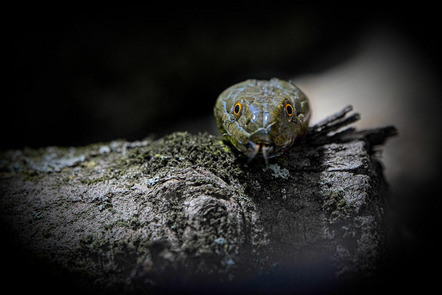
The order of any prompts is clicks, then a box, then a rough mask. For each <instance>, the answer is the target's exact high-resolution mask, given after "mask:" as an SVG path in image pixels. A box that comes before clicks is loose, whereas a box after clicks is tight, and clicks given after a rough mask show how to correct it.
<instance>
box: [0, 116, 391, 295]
mask: <svg viewBox="0 0 442 295" xmlns="http://www.w3.org/2000/svg"><path fill="white" fill-rule="evenodd" d="M349 111H351V108H347V109H345V110H343V111H342V112H341V113H339V114H337V115H335V116H333V117H331V118H328V119H327V120H325V121H324V122H322V123H319V124H317V125H316V126H314V127H313V128H311V130H310V134H309V135H308V136H307V137H306V138H304V139H303V140H300V141H299V142H297V143H296V144H295V146H294V147H293V148H292V149H291V150H290V151H288V152H287V153H285V154H284V155H283V156H282V157H280V158H277V159H271V160H270V163H269V165H268V166H266V165H265V163H264V161H263V160H262V159H254V160H253V161H251V162H248V161H247V159H244V158H242V156H241V155H238V154H237V153H236V152H235V151H234V150H233V149H232V148H231V147H230V146H229V145H226V144H225V143H223V142H222V141H221V139H220V138H218V137H214V136H211V135H207V134H199V135H191V134H187V133H173V134H170V135H168V136H165V137H163V138H161V139H159V140H152V139H146V140H143V141H137V142H126V141H112V142H110V143H102V144H94V145H90V146H86V147H81V148H61V147H47V148H43V149H23V150H14V151H6V152H3V153H2V156H1V165H0V166H1V170H0V171H1V182H0V185H1V186H0V190H1V198H0V216H1V223H2V225H3V228H4V229H7V230H8V232H10V233H11V234H10V239H11V240H12V242H14V245H18V246H19V247H20V249H23V251H24V252H25V253H30V256H31V257H32V259H35V260H36V261H38V262H41V263H42V265H43V264H44V265H45V267H49V268H50V269H53V270H54V272H56V273H61V274H63V277H64V278H69V279H71V280H72V281H74V282H75V286H76V288H78V289H79V290H91V289H93V290H95V291H99V292H116V293H133V292H140V293H144V292H154V291H177V292H182V291H183V290H199V289H202V288H217V290H220V289H219V288H220V287H221V286H222V288H224V289H227V288H232V289H235V288H236V289H241V290H247V291H263V290H264V291H269V292H271V291H272V290H273V291H275V289H276V290H282V291H284V290H285V289H284V288H289V289H290V290H292V291H293V290H298V289H299V290H303V289H311V290H327V289H331V288H333V287H336V284H337V283H336V282H338V281H339V282H340V281H341V280H342V279H344V280H346V279H348V278H351V279H353V278H354V279H360V278H363V279H364V280H365V279H366V278H367V277H370V276H371V275H373V274H375V273H376V269H377V267H378V265H379V262H380V261H382V259H383V258H384V255H385V250H386V247H387V246H388V239H387V232H386V226H385V221H386V217H385V192H386V188H387V186H386V183H385V181H384V178H383V175H382V166H381V165H380V163H379V161H378V160H377V159H376V152H375V150H374V147H375V146H377V145H381V144H383V142H384V141H385V139H386V138H388V137H389V136H391V135H394V134H395V132H396V131H395V129H394V128H393V127H386V128H380V129H373V130H366V131H356V130H355V129H353V128H348V129H346V130H344V131H341V132H339V131H337V130H338V129H339V128H341V127H343V126H345V125H347V124H349V123H351V122H353V121H355V120H357V119H358V118H359V117H358V115H357V114H354V115H350V116H347V114H348V112H349ZM183 288H184V289H183ZM186 288H187V289H186Z"/></svg>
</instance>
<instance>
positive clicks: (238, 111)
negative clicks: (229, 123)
mask: <svg viewBox="0 0 442 295" xmlns="http://www.w3.org/2000/svg"><path fill="white" fill-rule="evenodd" d="M241 109H242V105H241V103H240V102H237V103H236V104H235V106H234V107H233V114H234V115H235V118H238V117H239V115H241Z"/></svg>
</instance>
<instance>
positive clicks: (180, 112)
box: [0, 3, 440, 149]
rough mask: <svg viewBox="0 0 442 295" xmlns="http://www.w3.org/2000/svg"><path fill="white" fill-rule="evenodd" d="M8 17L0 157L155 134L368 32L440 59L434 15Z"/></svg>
mask: <svg viewBox="0 0 442 295" xmlns="http://www.w3.org/2000/svg"><path fill="white" fill-rule="evenodd" d="M171 6H172V5H171ZM6 13H7V14H8V13H10V14H11V15H9V17H8V20H9V21H7V24H6V31H5V35H4V36H3V40H5V39H6V42H3V48H4V49H6V54H5V55H4V59H5V62H6V65H7V66H6V70H5V71H4V72H5V73H6V83H5V86H6V91H5V92H4V94H3V100H2V101H3V103H2V104H3V107H2V116H1V122H0V123H1V126H2V129H3V136H2V137H3V140H2V141H1V146H0V148H2V149H5V148H20V147H23V146H30V147H40V146H47V145H63V146H72V145H73V146H77V145H85V144H89V143H93V142H98V141H109V140H113V139H115V138H125V139H128V140H137V139H142V138H143V137H145V136H147V135H149V134H152V133H155V134H157V135H162V134H164V133H166V132H170V131H173V130H176V129H179V128H178V127H177V126H179V125H180V124H179V122H182V121H183V120H188V119H195V118H198V117H203V116H206V115H207V114H208V113H211V112H212V107H213V104H214V102H215V99H216V97H217V96H218V94H219V93H220V92H221V91H222V90H223V89H225V88H226V87H228V86H230V85H231V84H233V83H236V82H239V81H242V80H244V79H247V78H251V77H254V78H269V77H273V76H277V77H281V78H290V77H293V76H297V75H301V74H303V75H305V74H309V73H317V72H321V71H323V70H326V69H327V68H329V67H331V66H333V65H334V64H339V62H341V61H342V60H345V58H346V57H347V56H348V55H350V54H351V53H352V51H354V50H355V48H356V47H357V46H358V45H359V42H360V38H361V36H362V35H363V33H364V31H366V30H367V29H368V28H370V27H371V26H372V25H373V24H383V25H387V26H388V27H391V28H394V29H396V30H397V31H400V32H402V33H403V34H405V35H407V38H409V39H410V41H411V42H412V43H413V44H415V45H416V46H417V47H418V49H419V50H420V54H421V55H422V56H425V58H426V59H428V60H429V61H431V63H432V65H433V66H436V65H437V66H439V63H440V54H439V51H438V49H439V48H440V46H439V45H438V40H437V39H436V35H435V33H436V31H435V26H436V20H437V19H436V18H434V17H431V15H433V12H432V11H431V9H430V8H428V10H427V9H422V11H419V10H415V8H414V7H411V6H410V7H408V8H407V7H405V8H404V7H403V6H402V7H401V8H398V7H382V6H376V5H370V6H368V5H364V4H361V5H358V6H357V8H356V7H355V8H354V9H350V8H344V7H339V6H318V7H315V6H313V5H312V6H306V5H304V6H302V5H301V6H300V5H295V4H292V5H280V6H278V5H277V4H276V3H275V4H274V5H269V6H268V7H267V6H265V7H263V6H262V5H252V4H250V5H248V6H235V7H232V8H230V9H228V8H226V7H224V8H214V9H206V10H198V9H194V8H173V7H172V8H171V7H168V8H164V7H162V8H161V7H159V8H154V7H148V8H143V9H141V8H140V9H139V10H136V9H133V10H129V9H109V8H104V7H103V8H84V9H83V8H78V7H69V6H67V5H66V7H64V6H63V7H60V8H57V7H51V6H48V7H41V6H39V7H35V9H32V8H31V9H27V10H22V9H19V8H16V9H15V10H12V11H9V12H6ZM429 14H430V15H429ZM205 127H206V130H207V126H205ZM200 130H204V127H202V128H200ZM200 130H196V131H200Z"/></svg>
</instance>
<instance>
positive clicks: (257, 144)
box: [214, 78, 311, 162]
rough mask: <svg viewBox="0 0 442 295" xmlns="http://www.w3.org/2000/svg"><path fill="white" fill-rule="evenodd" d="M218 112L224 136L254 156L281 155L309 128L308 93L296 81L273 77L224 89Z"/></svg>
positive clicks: (220, 128) (250, 157)
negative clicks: (294, 82)
mask: <svg viewBox="0 0 442 295" xmlns="http://www.w3.org/2000/svg"><path fill="white" fill-rule="evenodd" d="M214 115H215V120H216V124H217V126H218V128H219V130H220V132H221V134H222V135H223V138H224V139H225V140H226V141H228V142H230V143H231V144H232V145H233V146H234V147H235V148H236V149H238V150H239V151H240V152H242V153H243V154H245V155H246V156H248V157H249V159H253V158H254V157H255V156H256V155H257V154H259V152H261V154H262V156H263V158H264V160H265V161H266V162H267V160H268V159H269V158H272V157H275V156H278V155H281V154H282V153H283V152H284V151H285V150H287V149H288V148H289V147H290V146H291V145H292V144H293V142H294V141H295V139H297V138H299V137H302V136H303V135H304V134H305V133H306V132H307V129H308V124H309V120H310V117H311V110H310V104H309V101H308V98H307V96H306V95H305V94H304V93H303V92H302V91H301V90H300V89H299V88H298V87H297V86H295V85H294V84H293V83H291V82H288V81H284V80H280V79H277V78H273V79H270V80H252V79H250V80H246V81H244V82H241V83H238V84H235V85H233V86H231V87H229V88H227V89H226V90H224V91H223V92H222V93H221V94H220V96H219V97H218V99H217V101H216V104H215V107H214Z"/></svg>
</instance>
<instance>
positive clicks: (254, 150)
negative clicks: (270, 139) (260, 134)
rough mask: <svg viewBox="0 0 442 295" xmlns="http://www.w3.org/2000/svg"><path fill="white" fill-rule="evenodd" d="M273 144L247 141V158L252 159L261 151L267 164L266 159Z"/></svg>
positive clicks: (271, 150)
mask: <svg viewBox="0 0 442 295" xmlns="http://www.w3.org/2000/svg"><path fill="white" fill-rule="evenodd" d="M273 149H274V148H273V145H271V144H266V143H254V142H252V141H251V142H249V159H250V160H252V159H253V158H255V156H256V155H257V154H258V153H259V152H260V151H261V153H262V157H263V158H264V161H265V162H266V164H268V159H269V157H270V154H271V153H272V152H273Z"/></svg>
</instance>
